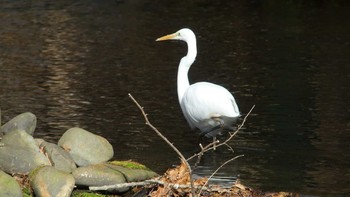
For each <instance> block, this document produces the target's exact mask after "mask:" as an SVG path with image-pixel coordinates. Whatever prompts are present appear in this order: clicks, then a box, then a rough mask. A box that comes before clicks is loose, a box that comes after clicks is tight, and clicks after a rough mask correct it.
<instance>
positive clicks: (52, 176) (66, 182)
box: [30, 166, 75, 197]
mask: <svg viewBox="0 0 350 197" xmlns="http://www.w3.org/2000/svg"><path fill="white" fill-rule="evenodd" d="M74 185H75V180H74V178H73V176H72V175H71V174H68V173H65V172H62V171H60V170H57V169H56V168H54V167H51V166H45V167H39V168H38V169H35V170H34V171H33V172H31V173H30V186H31V187H32V188H33V191H34V193H35V195H36V196H47V197H50V196H52V197H55V196H60V197H65V196H66V197H69V196H71V193H72V191H73V188H74Z"/></svg>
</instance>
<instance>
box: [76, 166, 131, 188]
mask: <svg viewBox="0 0 350 197" xmlns="http://www.w3.org/2000/svg"><path fill="white" fill-rule="evenodd" d="M72 174H73V176H74V178H75V182H76V184H77V185H84V186H105V185H114V184H118V183H125V182H126V180H125V178H124V175H123V174H122V173H120V172H118V171H115V170H113V169H111V168H109V167H107V166H105V165H103V164H96V165H91V166H85V167H79V168H77V169H76V170H74V171H73V173H72ZM128 189H129V188H128V187H125V188H120V189H118V190H114V191H116V192H124V191H127V190H128Z"/></svg>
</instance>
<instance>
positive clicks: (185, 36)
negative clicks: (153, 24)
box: [156, 28, 196, 42]
mask: <svg viewBox="0 0 350 197" xmlns="http://www.w3.org/2000/svg"><path fill="white" fill-rule="evenodd" d="M163 40H183V41H185V42H188V41H192V40H196V36H195V35H194V33H193V31H192V30H190V29H188V28H183V29H180V30H179V31H177V32H175V33H173V34H169V35H166V36H163V37H160V38H158V39H157V40H156V41H163Z"/></svg>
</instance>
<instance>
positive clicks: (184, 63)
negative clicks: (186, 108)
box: [177, 37, 197, 104]
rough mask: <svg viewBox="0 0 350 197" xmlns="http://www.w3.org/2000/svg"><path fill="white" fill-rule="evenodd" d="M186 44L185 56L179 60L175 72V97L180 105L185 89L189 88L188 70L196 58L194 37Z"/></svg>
mask: <svg viewBox="0 0 350 197" xmlns="http://www.w3.org/2000/svg"><path fill="white" fill-rule="evenodd" d="M186 42H187V47H188V51H187V55H186V56H185V57H183V58H182V59H181V61H180V64H179V68H178V71H177V96H178V98H179V103H180V104H181V100H182V98H183V96H184V94H185V92H186V90H187V88H188V87H190V82H189V81H188V70H189V69H190V67H191V65H192V64H193V62H194V60H195V59H196V56H197V45H196V37H194V38H193V39H189V40H187V41H186Z"/></svg>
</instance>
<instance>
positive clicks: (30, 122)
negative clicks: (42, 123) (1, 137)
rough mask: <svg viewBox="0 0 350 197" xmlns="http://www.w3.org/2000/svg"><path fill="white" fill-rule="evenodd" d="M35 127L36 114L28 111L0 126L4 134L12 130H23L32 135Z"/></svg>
mask: <svg viewBox="0 0 350 197" xmlns="http://www.w3.org/2000/svg"><path fill="white" fill-rule="evenodd" d="M35 127H36V116H35V115H34V114H32V113H30V112H25V113H23V114H20V115H18V116H16V117H14V118H12V119H11V120H10V121H8V122H7V123H5V124H4V125H2V126H1V131H2V132H3V133H4V134H5V135H6V133H9V132H11V131H13V130H24V131H26V132H27V133H28V134H29V135H33V133H34V130H35Z"/></svg>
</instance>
